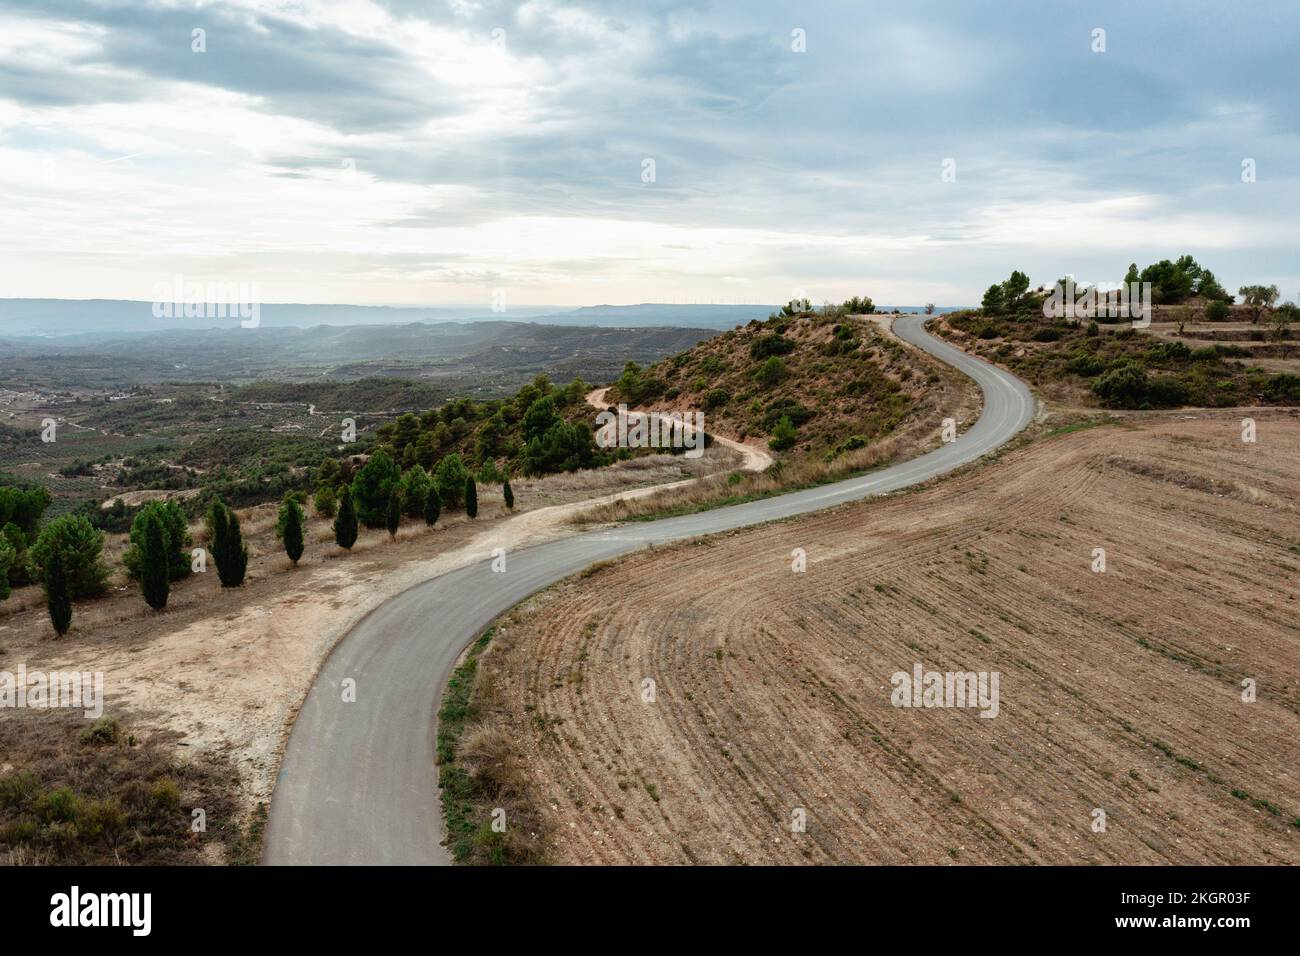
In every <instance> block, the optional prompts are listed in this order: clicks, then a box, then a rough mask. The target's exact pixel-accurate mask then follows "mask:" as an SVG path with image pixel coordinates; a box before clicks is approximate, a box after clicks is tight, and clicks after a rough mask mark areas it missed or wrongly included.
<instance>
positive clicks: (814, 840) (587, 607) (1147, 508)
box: [471, 410, 1300, 864]
mask: <svg viewBox="0 0 1300 956" xmlns="http://www.w3.org/2000/svg"><path fill="white" fill-rule="evenodd" d="M1258 418H1259V421H1260V437H1259V443H1258V444H1255V445H1248V444H1243V443H1242V442H1241V440H1240V430H1239V421H1240V416H1239V415H1233V414H1228V413H1222V412H1217V413H1206V412H1190V413H1175V414H1170V415H1164V416H1157V415H1148V416H1145V417H1142V418H1140V419H1135V420H1133V421H1131V422H1129V423H1127V424H1124V425H1109V426H1104V427H1099V428H1093V429H1088V430H1084V431H1076V432H1073V433H1070V434H1063V435H1056V436H1052V437H1047V438H1045V439H1043V440H1041V441H1037V442H1034V443H1032V444H1028V445H1025V446H1023V447H1020V448H1018V449H1017V450H1014V451H1010V452H1006V453H1005V454H1004V455H1003V456H1002V458H1001V460H1000V461H998V462H996V463H995V464H992V465H989V466H987V467H980V468H977V469H970V470H967V471H966V472H965V473H963V474H961V475H959V476H956V477H954V478H950V479H948V480H946V481H945V482H943V483H942V484H939V485H937V486H933V487H930V488H928V489H924V490H919V491H916V492H913V493H908V494H903V495H900V496H896V497H893V498H891V499H887V500H883V501H876V502H874V503H865V504H860V505H853V506H847V507H844V508H840V509H837V510H835V511H833V512H828V513H825V514H820V515H817V516H814V517H810V518H804V519H799V520H797V521H791V522H783V523H780V524H776V525H771V526H767V527H764V528H761V529H755V530H749V531H742V532H736V533H733V534H731V535H727V536H723V537H720V538H716V539H709V540H706V541H703V542H695V543H689V544H685V545H681V546H677V547H673V548H669V549H661V550H656V551H654V552H650V553H645V554H641V555H638V556H634V557H632V558H630V559H627V560H624V561H622V562H619V563H617V564H613V565H610V566H606V567H602V568H600V569H598V570H596V571H595V572H594V573H590V574H588V575H586V576H583V577H580V578H577V579H572V580H570V581H569V582H566V583H564V584H562V585H559V586H557V587H556V588H553V589H551V590H549V591H547V592H544V593H543V594H542V595H539V596H538V597H536V598H535V599H534V600H533V601H532V602H531V603H530V604H529V605H527V606H525V607H523V608H521V609H519V610H517V611H516V612H514V614H512V615H511V616H510V617H508V618H507V619H505V620H504V621H503V622H502V623H501V626H500V627H499V628H498V630H497V633H496V636H495V637H494V638H493V639H492V642H491V643H490V645H489V646H488V648H487V650H486V651H485V652H484V653H483V656H482V658H481V659H480V661H479V667H478V671H479V675H478V677H477V683H476V687H475V697H476V704H475V710H476V712H477V714H478V719H479V720H480V725H479V727H478V728H477V729H471V732H472V733H473V734H474V735H475V736H474V738H473V739H476V740H478V741H480V742H483V741H487V742H493V741H494V742H495V743H494V744H493V747H492V748H489V753H488V755H487V757H484V756H483V755H481V754H480V755H479V757H482V758H483V759H479V760H478V761H477V763H476V764H472V765H471V766H472V767H473V768H474V772H475V773H476V774H477V775H478V776H479V777H480V779H481V780H482V782H483V783H484V784H485V785H486V786H487V787H488V788H489V789H490V787H491V785H492V781H493V780H494V779H502V780H506V781H508V782H509V785H510V786H511V787H513V788H518V787H519V786H521V782H523V781H526V782H527V783H526V788H525V790H524V793H523V794H522V796H520V795H517V794H511V795H510V797H511V799H512V800H514V801H515V802H516V803H522V804H524V805H528V806H531V807H533V808H535V813H536V819H537V820H539V821H540V823H539V828H540V833H541V840H540V844H541V846H540V850H541V851H542V852H541V853H540V854H537V853H536V850H537V849H539V848H538V847H529V848H527V850H526V852H527V853H528V855H530V856H537V855H540V856H542V857H544V858H546V859H549V860H552V861H555V862H565V863H625V862H635V863H687V862H706V863H736V862H742V861H743V862H747V863H765V862H772V863H802V862H807V863H826V862H861V863H891V864H895V863H929V864H933V863H1063V864H1108V863H1137V864H1157V863H1176V864H1187V863H1211V864H1229V863H1231V864H1240V863H1296V862H1297V861H1298V860H1300V769H1298V768H1297V761H1296V759H1295V757H1296V740H1297V739H1300V686H1298V684H1297V681H1298V678H1297V675H1300V596H1298V595H1300V510H1298V509H1297V505H1296V502H1297V500H1300V418H1298V417H1297V415H1296V413H1294V412H1287V411H1262V410H1261V411H1259V412H1258ZM796 547H801V548H805V549H806V550H807V553H808V569H807V572H806V573H804V574H794V573H792V572H791V569H790V560H791V559H790V553H791V550H792V549H794V548H796ZM1096 547H1104V548H1105V549H1106V550H1107V555H1108V567H1107V570H1106V572H1105V573H1103V574H1096V573H1092V572H1091V571H1090V564H1091V561H1092V549H1093V548H1096ZM918 661H920V662H922V663H923V664H924V665H925V667H926V668H927V669H933V670H939V671H949V670H977V671H983V670H996V671H999V672H1000V673H1001V687H1000V691H1001V713H1000V715H999V716H998V717H996V718H995V719H991V720H990V719H981V718H980V717H978V716H977V712H976V711H974V710H964V711H958V710H906V709H896V708H893V707H891V706H890V703H889V695H890V689H891V688H890V683H889V678H890V675H891V674H892V673H893V672H895V671H898V670H910V669H911V668H912V665H913V664H914V663H915V662H918ZM646 677H651V678H653V679H654V680H655V681H656V683H657V696H658V699H657V703H654V704H646V703H642V702H641V699H640V688H641V682H642V680H643V678H646ZM1243 678H1253V679H1255V680H1256V681H1257V682H1258V688H1259V691H1258V693H1259V697H1258V700H1257V701H1256V702H1255V703H1250V704H1247V703H1243V702H1242V700H1241V696H1240V694H1241V687H1240V682H1241V681H1242V679H1243ZM488 758H490V759H488ZM795 807H803V808H805V809H806V811H807V821H808V822H807V832H806V833H804V834H800V835H792V834H791V829H790V820H791V811H792V809H793V808H795ZM1094 808H1103V809H1104V810H1105V811H1106V812H1107V814H1108V816H1109V826H1108V830H1107V832H1105V833H1094V832H1092V830H1091V827H1090V824H1091V822H1092V819H1093V818H1092V811H1093V809H1094ZM527 817H528V814H525V815H524V817H523V818H524V819H526V818H527ZM517 819H519V818H518V817H517ZM525 842H528V843H532V842H533V841H525Z"/></svg>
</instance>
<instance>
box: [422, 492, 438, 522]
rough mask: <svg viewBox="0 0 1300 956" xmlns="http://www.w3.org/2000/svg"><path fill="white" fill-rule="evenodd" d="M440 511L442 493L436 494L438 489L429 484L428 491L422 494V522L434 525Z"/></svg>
mask: <svg viewBox="0 0 1300 956" xmlns="http://www.w3.org/2000/svg"><path fill="white" fill-rule="evenodd" d="M441 513H442V495H440V494H438V489H437V488H434V487H433V486H432V485H430V486H429V492H428V494H426V495H425V496H424V523H425V524H427V525H435V524H437V523H438V515H439V514H441Z"/></svg>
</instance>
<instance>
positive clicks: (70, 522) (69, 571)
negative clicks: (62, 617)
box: [28, 515, 108, 633]
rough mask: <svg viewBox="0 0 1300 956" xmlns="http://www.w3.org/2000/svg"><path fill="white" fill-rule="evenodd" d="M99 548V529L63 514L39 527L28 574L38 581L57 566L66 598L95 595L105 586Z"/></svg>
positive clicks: (101, 540) (78, 517) (101, 539)
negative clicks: (39, 530) (52, 567)
mask: <svg viewBox="0 0 1300 956" xmlns="http://www.w3.org/2000/svg"><path fill="white" fill-rule="evenodd" d="M103 551H104V533H103V532H102V531H97V530H96V529H95V528H94V527H92V526H91V524H90V522H89V521H88V520H86V519H85V518H84V517H82V516H81V515H64V516H63V517H61V518H55V519H54V520H53V521H51V522H50V523H49V524H47V525H46V526H45V527H44V528H42V529H41V533H40V535H39V536H38V537H37V539H36V543H35V544H33V545H32V547H31V549H30V550H29V551H28V564H29V565H30V567H31V573H32V576H33V577H35V578H38V579H40V580H41V581H45V580H46V579H47V577H48V576H49V571H50V568H51V566H53V565H55V564H57V565H59V566H60V574H61V575H62V576H63V579H64V584H65V586H66V588H67V591H68V596H69V598H70V599H71V600H74V601H80V600H84V599H86V598H92V597H97V596H99V595H100V594H103V593H104V591H105V590H106V589H107V587H108V568H107V567H106V566H105V564H104V560H103V557H102V555H103ZM56 558H57V560H56ZM60 633H62V632H60Z"/></svg>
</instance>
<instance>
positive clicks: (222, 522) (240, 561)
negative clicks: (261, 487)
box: [208, 498, 248, 588]
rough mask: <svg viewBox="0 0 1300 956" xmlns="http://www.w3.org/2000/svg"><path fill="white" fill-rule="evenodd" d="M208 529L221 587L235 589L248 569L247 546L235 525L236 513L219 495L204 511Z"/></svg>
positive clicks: (237, 520)
mask: <svg viewBox="0 0 1300 956" xmlns="http://www.w3.org/2000/svg"><path fill="white" fill-rule="evenodd" d="M208 532H209V538H210V544H211V548H210V550H211V551H212V560H213V561H214V562H215V563H216V565H217V577H219V578H220V579H221V586H222V587H223V588H237V587H239V586H240V585H241V584H243V583H244V574H245V573H246V572H247V570H248V548H247V546H245V544H244V535H243V532H242V531H241V530H240V528H239V516H238V515H237V514H235V512H234V511H232V510H231V509H230V508H227V507H226V505H225V502H223V501H222V500H221V499H220V498H218V499H216V500H215V501H213V502H212V507H211V508H210V509H209V510H208Z"/></svg>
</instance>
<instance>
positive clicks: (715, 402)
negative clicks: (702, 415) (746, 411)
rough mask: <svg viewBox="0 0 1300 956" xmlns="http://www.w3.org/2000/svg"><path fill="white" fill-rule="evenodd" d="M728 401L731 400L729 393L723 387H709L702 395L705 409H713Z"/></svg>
mask: <svg viewBox="0 0 1300 956" xmlns="http://www.w3.org/2000/svg"><path fill="white" fill-rule="evenodd" d="M729 401H731V395H730V394H729V393H728V392H727V390H726V389H725V388H715V389H711V390H710V391H709V392H708V394H706V395H705V396H704V408H705V409H706V410H707V411H714V410H715V409H718V408H721V407H722V406H723V405H726V404H727V402H729Z"/></svg>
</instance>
